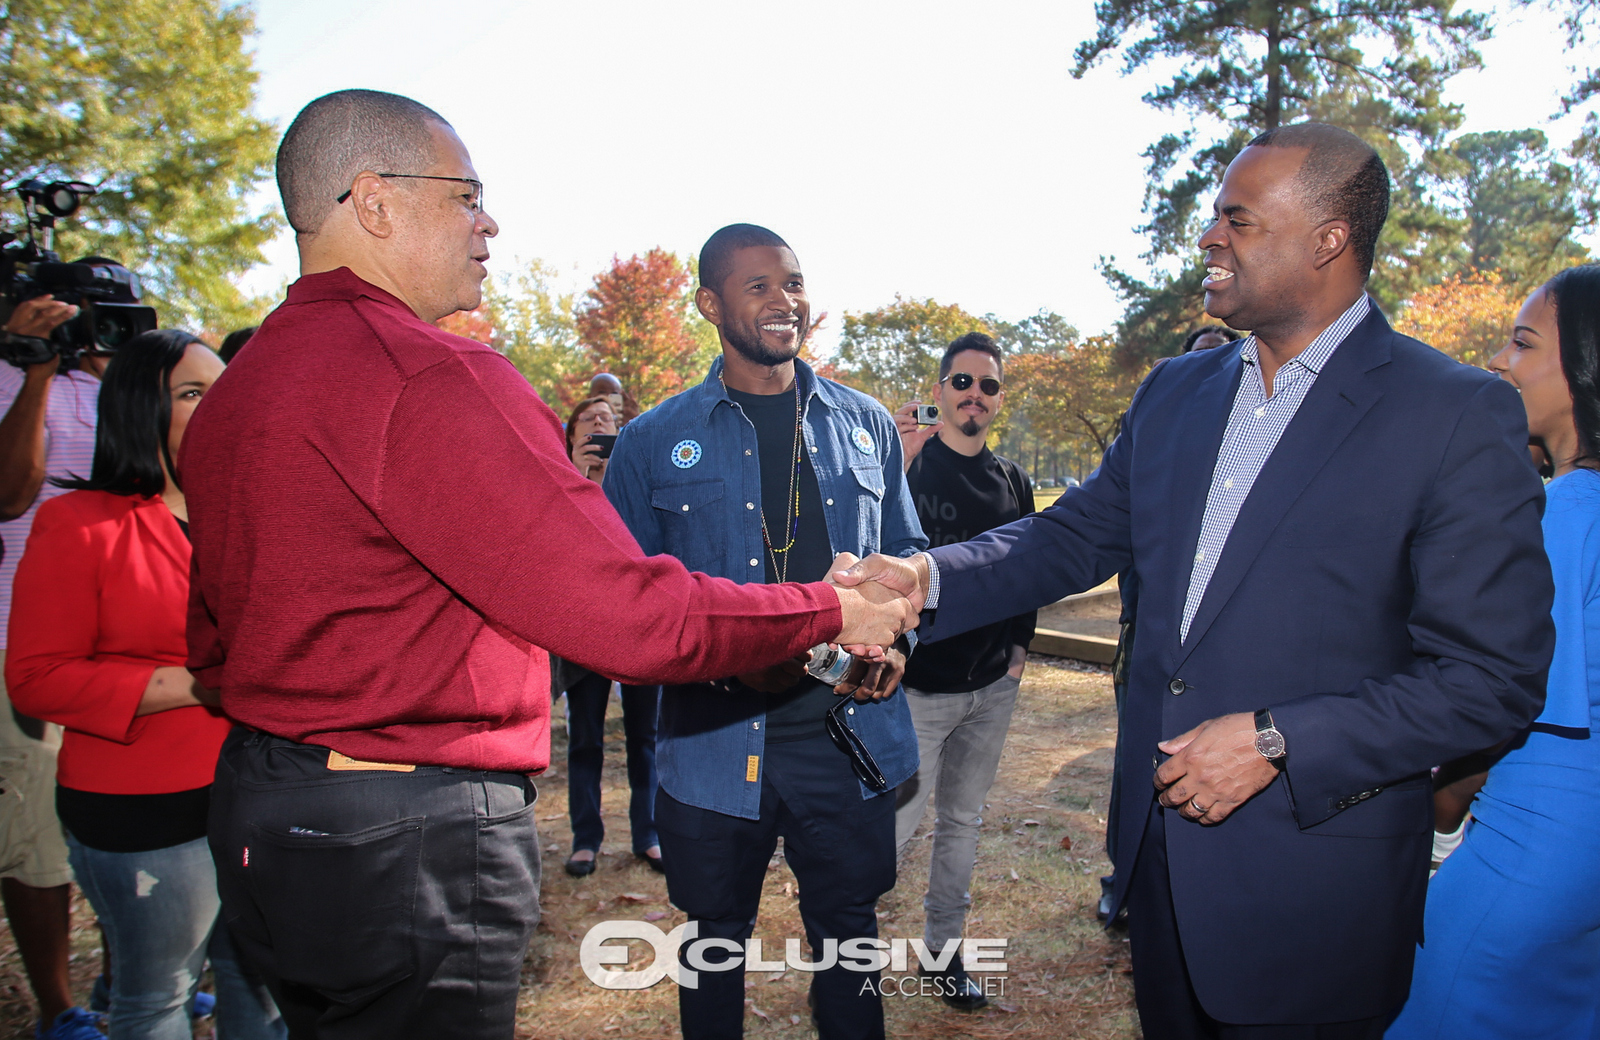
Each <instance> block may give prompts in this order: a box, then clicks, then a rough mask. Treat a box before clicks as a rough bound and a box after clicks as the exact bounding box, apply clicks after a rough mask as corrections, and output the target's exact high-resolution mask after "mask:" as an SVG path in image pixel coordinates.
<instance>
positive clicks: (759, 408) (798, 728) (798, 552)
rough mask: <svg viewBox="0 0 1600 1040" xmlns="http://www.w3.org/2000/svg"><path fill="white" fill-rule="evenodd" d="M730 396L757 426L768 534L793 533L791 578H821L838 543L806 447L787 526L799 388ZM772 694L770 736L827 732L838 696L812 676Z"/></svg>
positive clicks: (770, 577) (779, 543)
mask: <svg viewBox="0 0 1600 1040" xmlns="http://www.w3.org/2000/svg"><path fill="white" fill-rule="evenodd" d="M728 396H729V397H730V398H732V400H733V402H734V403H735V404H737V405H738V406H739V407H740V408H742V409H744V414H745V416H746V417H747V418H749V420H750V422H751V424H752V425H754V426H755V428H756V447H757V451H758V453H759V462H760V464H761V509H762V512H763V514H764V515H765V516H766V519H767V536H768V538H770V539H771V540H772V544H773V547H774V548H778V549H781V548H783V547H784V546H785V545H787V544H788V542H789V538H790V534H791V532H793V535H794V539H795V541H794V545H793V547H792V548H790V550H789V551H788V553H786V554H782V555H779V556H778V559H779V560H780V561H781V560H782V559H783V557H784V556H785V555H786V556H788V558H789V567H788V580H789V581H821V580H822V578H823V577H824V576H825V575H826V574H827V572H828V565H829V564H830V563H832V562H833V545H832V543H831V542H830V541H829V539H828V522H827V518H826V517H824V516H823V515H822V490H821V488H819V487H818V486H817V474H816V471H815V470H813V469H812V468H811V453H810V452H809V451H807V450H806V446H805V444H804V443H802V444H801V445H800V472H799V479H798V480H796V481H794V484H796V485H797V487H798V490H799V492H800V512H799V518H798V521H799V523H798V526H797V527H795V526H793V525H791V527H790V528H789V529H785V527H784V524H785V523H786V522H788V521H790V518H791V517H792V516H793V514H794V500H793V499H792V498H791V497H790V490H789V489H790V486H791V477H792V476H793V474H794V472H795V464H794V452H795V432H794V431H795V408H796V407H798V404H799V402H798V401H797V400H796V399H795V394H794V390H793V388H790V389H789V390H788V391H786V392H784V393H781V394H747V393H744V392H743V391H740V390H729V391H728ZM763 555H765V556H766V578H767V584H769V585H771V584H773V583H775V582H777V580H778V577H779V574H778V571H777V569H776V568H775V567H774V566H773V554H772V553H770V552H765V550H763ZM766 696H767V740H768V742H776V741H783V740H804V739H806V738H808V737H813V736H817V735H819V734H821V733H823V732H825V730H824V725H823V721H822V720H823V716H824V715H826V714H827V713H828V709H829V708H830V707H832V706H833V702H834V700H835V698H836V697H837V696H838V695H837V694H835V693H834V692H833V687H831V686H825V685H823V684H822V683H820V682H817V681H816V680H815V679H813V678H811V677H810V676H809V675H808V676H806V677H805V678H804V679H801V680H800V682H799V683H797V684H796V685H794V686H792V687H790V688H789V689H787V690H785V691H784V692H782V693H769V694H767V695H766Z"/></svg>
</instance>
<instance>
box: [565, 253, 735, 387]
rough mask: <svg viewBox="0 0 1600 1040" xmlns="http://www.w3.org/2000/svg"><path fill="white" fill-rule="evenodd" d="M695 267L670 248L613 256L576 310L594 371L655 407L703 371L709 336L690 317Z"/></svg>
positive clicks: (579, 334)
mask: <svg viewBox="0 0 1600 1040" xmlns="http://www.w3.org/2000/svg"><path fill="white" fill-rule="evenodd" d="M691 283H692V277H691V273H690V268H689V266H688V265H687V264H685V263H684V262H683V261H681V260H679V259H678V257H677V256H676V255H674V254H673V253H670V252H668V251H666V250H664V249H652V250H650V251H649V252H648V253H645V254H644V255H643V256H631V257H628V258H627V259H626V260H624V259H621V258H617V259H615V260H614V261H613V262H612V264H611V267H610V269H609V270H607V271H603V272H601V273H600V274H598V275H596V276H595V279H594V285H592V286H591V287H590V288H589V290H588V291H587V292H585V293H584V295H583V299H582V301H581V302H579V304H578V307H577V315H576V326H577V333H578V342H579V343H580V344H582V346H583V348H584V350H585V351H586V352H587V354H588V357H589V360H590V361H591V362H592V365H593V368H594V371H596V372H602V371H609V372H611V373H612V374H613V375H615V376H616V377H617V378H618V379H620V380H622V385H623V386H624V387H626V388H627V390H628V392H630V393H632V394H633V395H634V396H635V397H637V398H638V399H639V403H640V404H641V405H643V406H645V407H647V408H648V407H650V406H651V405H654V404H656V403H658V402H660V401H661V400H662V399H663V398H666V397H669V396H671V395H672V394H675V393H677V392H678V391H679V390H681V389H683V387H684V384H685V383H686V382H688V381H689V380H690V379H693V378H695V377H696V376H697V375H698V374H699V373H700V372H702V371H703V369H704V364H703V362H704V363H709V362H708V361H707V359H705V357H704V355H705V347H706V340H705V338H704V337H703V336H700V335H696V333H695V330H694V328H693V326H692V325H691V322H690V313H689V310H688V308H689V306H690V303H689V300H690V289H691Z"/></svg>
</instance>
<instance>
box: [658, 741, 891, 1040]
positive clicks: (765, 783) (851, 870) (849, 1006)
mask: <svg viewBox="0 0 1600 1040" xmlns="http://www.w3.org/2000/svg"><path fill="white" fill-rule="evenodd" d="M766 750H767V754H766V761H765V762H764V763H763V764H762V773H763V775H762V778H761V780H760V783H761V818H760V819H759V820H746V819H742V818H740V817H737V816H728V815H726V814H724V813H719V812H712V811H711V810H709V809H700V808H697V807H695V806H692V805H685V804H684V803H683V802H680V801H678V800H677V799H675V798H673V797H672V796H671V795H669V794H668V793H667V792H666V791H665V790H663V791H662V792H661V794H660V796H659V797H658V798H657V799H656V826H657V827H659V828H660V829H661V858H662V861H663V862H664V864H665V865H666V869H667V891H668V893H669V894H670V895H671V897H672V902H673V903H674V905H676V906H677V907H678V908H679V909H681V910H682V911H683V912H684V913H686V914H688V915H689V919H690V920H691V921H696V922H698V923H699V937H700V938H702V939H709V938H716V939H732V940H734V941H735V942H740V943H743V942H744V941H745V940H746V939H748V938H749V937H750V935H751V933H752V932H753V931H754V929H755V921H756V911H757V909H758V908H759V907H760V904H761V885H762V882H763V881H765V880H766V877H767V863H768V862H769V861H770V860H771V859H772V853H773V851H774V850H775V849H776V848H777V845H778V836H779V835H782V836H783V851H784V857H785V858H786V859H787V860H788V862H789V866H790V868H791V869H793V870H794V874H795V878H796V879H797V880H798V881H799V882H800V918H801V921H802V922H803V923H804V925H805V930H806V939H807V941H808V942H810V944H811V950H812V956H813V958H819V957H821V955H822V941H823V940H824V939H836V940H838V941H839V942H841V943H842V942H844V941H845V940H848V939H854V938H858V937H860V938H876V937H877V935H878V918H877V912H876V909H877V902H878V897H879V896H881V895H883V894H884V893H885V892H887V891H889V889H891V888H893V887H894V880H895V855H894V798H893V796H892V795H888V794H885V795H879V796H877V797H875V798H868V799H863V798H862V797H861V785H860V783H859V782H858V781H857V780H856V776H855V773H854V772H853V771H852V770H851V768H850V760H849V759H848V758H846V757H845V755H844V753H843V752H842V751H840V750H839V749H838V748H836V747H834V746H833V742H832V741H830V740H829V739H828V738H827V737H826V736H818V737H814V738H811V739H808V740H796V741H786V742H782V743H777V744H768V745H767V749H766ZM786 938H789V937H788V936H772V937H770V938H768V941H767V942H766V943H765V944H763V946H764V948H763V950H762V956H763V957H765V958H766V959H767V960H776V959H778V957H779V956H781V954H778V953H776V952H775V951H778V950H782V949H783V946H784V944H783V941H782V940H784V939H786ZM687 949H688V944H687V943H686V944H685V946H684V952H687ZM725 957H726V954H723V953H721V952H720V951H713V952H711V953H708V954H707V955H706V960H707V961H708V962H711V963H717V962H720V961H722V960H723V959H724V958H725ZM869 981H870V982H871V983H872V987H871V989H870V990H866V985H865V984H866V983H867V982H869ZM877 988H878V973H877V972H859V971H850V970H847V969H845V968H843V967H838V966H835V967H833V968H829V969H828V970H826V971H820V972H818V973H817V974H816V975H815V976H814V981H813V982H812V987H811V992H812V995H813V996H814V997H815V998H816V1005H815V1007H816V1018H817V1025H818V1031H819V1033H820V1036H821V1040H881V1038H882V1037H883V1003H882V999H881V998H880V997H879V996H878V995H877ZM744 995H745V990H744V967H743V965H742V964H741V966H740V967H738V968H736V969H734V970H731V971H718V972H709V971H702V972H700V973H699V986H698V988H696V989H689V988H687V987H680V988H679V990H678V1011H679V1014H680V1015H681V1017H682V1020H683V1022H682V1024H683V1036H684V1040H736V1038H738V1037H742V1036H744Z"/></svg>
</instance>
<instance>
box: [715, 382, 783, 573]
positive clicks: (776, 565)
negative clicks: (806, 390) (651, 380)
mask: <svg viewBox="0 0 1600 1040" xmlns="http://www.w3.org/2000/svg"><path fill="white" fill-rule="evenodd" d="M717 381H718V382H721V383H722V389H723V391H724V392H726V391H727V389H728V384H727V383H726V382H725V381H723V379H722V375H721V373H718V375H717ZM801 418H802V413H801V408H800V374H799V373H798V372H796V373H795V379H794V452H793V455H794V465H793V466H792V467H791V468H790V470H789V497H788V510H789V515H788V516H787V517H785V518H784V519H785V523H784V529H785V530H786V531H788V532H789V541H788V542H787V543H785V544H784V547H783V548H781V549H779V548H778V547H777V546H775V545H773V544H772V536H771V535H770V534H768V532H767V508H766V504H765V503H763V504H762V507H761V544H762V545H764V546H766V549H767V552H768V553H769V554H770V555H771V557H772V569H773V571H774V572H776V573H777V575H778V580H779V581H780V582H784V581H788V580H789V550H790V549H793V548H794V543H795V541H796V540H797V539H798V538H799V537H800V459H801V452H800V449H801V448H802V447H804V445H805V438H804V437H803V436H802V435H801V430H802V428H803V424H802V421H801Z"/></svg>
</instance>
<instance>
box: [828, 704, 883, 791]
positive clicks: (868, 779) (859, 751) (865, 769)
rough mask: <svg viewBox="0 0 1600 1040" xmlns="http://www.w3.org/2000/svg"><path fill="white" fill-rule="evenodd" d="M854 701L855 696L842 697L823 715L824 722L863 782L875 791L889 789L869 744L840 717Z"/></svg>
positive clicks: (830, 735) (834, 742)
mask: <svg viewBox="0 0 1600 1040" xmlns="http://www.w3.org/2000/svg"><path fill="white" fill-rule="evenodd" d="M853 703H854V699H853V698H850V697H840V698H839V702H838V703H837V704H835V705H834V706H833V707H831V708H829V709H828V714H827V715H825V716H824V717H823V724H824V725H825V726H827V728H828V736H829V737H830V738H831V739H832V740H833V746H834V747H836V748H838V749H839V750H840V751H843V752H844V754H845V757H846V758H848V759H849V760H850V768H852V769H854V770H855V771H856V776H857V777H859V778H860V779H861V782H862V783H864V784H866V785H867V786H868V787H870V788H872V789H873V790H874V791H879V792H882V791H887V790H888V789H889V782H888V781H887V780H885V779H884V777H883V770H881V769H879V768H878V763H877V762H876V761H875V760H874V759H873V757H872V752H870V751H868V750H867V745H865V744H863V743H862V742H861V738H860V737H858V736H856V732H855V730H853V729H851V728H850V726H849V724H848V723H846V722H845V721H844V719H842V718H840V717H839V716H840V714H841V713H842V712H844V711H846V710H848V708H849V706H850V705H851V704H853Z"/></svg>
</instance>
